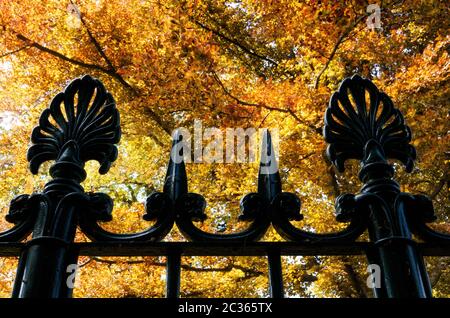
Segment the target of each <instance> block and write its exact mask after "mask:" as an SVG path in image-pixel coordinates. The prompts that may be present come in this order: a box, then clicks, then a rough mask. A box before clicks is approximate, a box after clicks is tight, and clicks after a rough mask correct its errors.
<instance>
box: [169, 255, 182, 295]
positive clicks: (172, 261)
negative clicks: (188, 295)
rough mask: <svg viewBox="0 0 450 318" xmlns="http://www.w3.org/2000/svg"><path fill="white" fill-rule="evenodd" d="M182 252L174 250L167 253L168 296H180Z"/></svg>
mask: <svg viewBox="0 0 450 318" xmlns="http://www.w3.org/2000/svg"><path fill="white" fill-rule="evenodd" d="M180 276H181V253H180V252H179V251H172V252H171V253H169V254H168V255H167V263H166V298H169V299H175V298H179V297H180Z"/></svg>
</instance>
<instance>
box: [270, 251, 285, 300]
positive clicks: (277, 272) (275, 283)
mask: <svg viewBox="0 0 450 318" xmlns="http://www.w3.org/2000/svg"><path fill="white" fill-rule="evenodd" d="M267 261H268V263H269V283H270V296H271V297H272V298H284V288H283V271H282V267H281V255H280V252H279V251H274V250H271V251H269V252H268V253H267Z"/></svg>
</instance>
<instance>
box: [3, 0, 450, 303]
mask: <svg viewBox="0 0 450 318" xmlns="http://www.w3.org/2000/svg"><path fill="white" fill-rule="evenodd" d="M369 4H370V3H369V2H368V1H356V0H345V1H331V0H330V1H318V0H305V1H292V0H277V1H270V0H264V1H260V0H236V1H210V0H178V1H173V0H155V1H141V0H108V1H102V0H68V1H59V0H58V1H57V0H45V1H40V0H39V1H38V0H28V1H19V0H8V1H1V2H0V32H1V33H0V34H1V36H0V165H1V170H0V207H1V219H2V221H1V223H0V229H1V230H5V229H7V228H8V227H10V225H9V224H7V223H6V222H5V221H3V219H4V218H3V216H4V215H5V214H6V213H7V210H8V204H9V201H10V200H11V199H12V198H13V197H14V196H15V195H18V194H21V193H31V192H34V191H40V190H41V189H42V188H43V185H44V184H45V182H46V181H48V180H49V177H48V176H47V175H46V171H47V170H48V169H47V168H48V165H47V166H44V167H43V168H41V171H40V174H39V175H38V176H32V175H31V174H30V173H29V171H28V167H27V164H28V163H27V161H26V155H25V154H26V149H27V147H28V146H29V136H30V133H31V129H32V127H33V126H34V125H36V123H37V119H38V117H39V114H40V112H41V111H42V110H43V109H44V108H46V107H47V105H48V104H49V101H50V99H51V98H52V97H53V96H54V95H55V94H56V93H57V92H59V91H61V89H62V88H63V87H64V86H65V85H66V84H67V83H68V81H69V80H71V79H73V78H75V77H78V76H81V75H83V74H91V75H93V76H95V77H98V78H99V79H101V80H102V81H103V82H104V84H105V86H106V87H107V88H108V90H109V91H111V92H112V94H113V95H114V97H115V99H116V100H117V102H118V108H119V111H120V113H121V121H122V130H123V138H122V140H121V142H120V144H119V159H118V160H117V162H115V163H114V165H113V167H112V169H111V171H110V172H109V173H108V174H107V175H104V176H99V175H98V174H97V172H96V170H97V168H98V166H96V163H91V164H89V165H88V178H87V180H86V181H85V182H84V184H83V186H84V188H85V189H86V191H102V192H105V193H107V194H109V195H110V196H111V197H113V198H114V200H115V208H114V220H113V221H112V222H110V223H107V224H104V225H103V226H105V227H106V228H108V229H111V230H114V231H116V232H121V233H127V232H132V231H136V230H138V229H142V228H144V227H146V226H147V225H148V223H147V222H146V221H143V220H142V219H141V216H142V214H143V210H144V207H143V202H144V200H145V197H146V196H147V195H149V194H150V193H151V192H152V191H154V190H161V188H162V182H163V177H164V173H165V167H166V164H167V160H168V156H169V150H170V149H169V147H170V134H171V132H172V130H173V129H175V128H177V127H186V128H188V129H192V126H193V123H194V120H195V119H197V120H201V121H202V124H203V125H204V126H205V127H218V128H219V129H221V130H224V129H225V128H227V127H242V128H248V127H256V128H259V127H268V128H278V130H279V135H280V172H281V176H282V179H283V184H284V185H285V189H284V190H286V191H292V192H295V193H297V194H298V195H299V196H300V197H301V199H302V201H303V207H302V213H303V214H304V215H305V220H304V221H301V222H299V223H298V224H297V225H298V226H303V227H308V228H309V229H314V230H316V231H317V232H330V231H333V230H336V229H338V228H339V227H340V226H341V225H339V224H338V223H336V222H335V221H334V214H333V212H334V206H333V202H334V199H335V198H336V196H337V195H339V194H340V193H343V192H356V191H358V188H359V187H360V183H359V181H358V179H357V177H356V176H357V171H358V165H357V163H353V164H349V169H347V170H346V172H345V173H344V174H343V175H341V174H338V173H337V172H336V171H335V169H334V168H333V167H332V166H331V165H330V163H329V162H328V160H327V159H326V157H325V155H324V150H325V142H324V140H323V137H322V135H321V127H322V125H323V113H324V110H325V108H326V105H327V103H328V100H329V98H330V96H331V94H332V92H333V91H334V90H335V89H336V88H337V85H338V83H339V82H340V81H341V80H342V79H343V78H344V77H346V76H350V75H352V74H354V73H359V74H361V75H363V76H365V77H368V78H370V79H372V80H373V81H374V82H375V84H376V85H377V86H378V87H380V89H382V90H384V91H385V92H386V93H387V94H388V95H390V96H391V97H392V99H393V101H394V103H395V105H396V106H397V107H398V108H399V109H400V110H401V111H402V112H403V113H404V115H405V118H406V121H407V122H408V125H409V126H410V127H411V129H412V131H413V145H414V146H415V147H416V149H417V152H418V161H417V165H416V167H415V168H414V170H413V172H412V173H411V174H406V173H405V172H404V170H403V169H402V167H401V166H400V165H396V170H397V178H398V180H399V181H400V183H401V184H402V185H403V188H402V190H403V191H407V192H412V193H423V194H427V195H429V196H430V197H431V198H432V199H433V202H434V206H435V209H436V214H437V215H438V217H439V218H438V221H437V223H436V225H435V227H436V228H438V229H439V230H440V231H443V232H445V231H450V227H449V225H448V224H449V223H448V222H449V220H448V218H449V217H450V214H449V209H448V208H449V206H450V200H449V199H450V198H449V185H450V181H449V180H450V179H449V174H448V171H449V162H450V149H449V140H450V138H449V134H448V131H449V129H450V126H449V111H450V109H449V106H448V101H449V98H450V86H449V70H450V58H449V43H450V35H449V34H448V30H449V24H448V14H449V7H448V2H447V1H443V0H442V1H437V0H430V1H419V0H410V1H397V0H390V1H379V4H380V9H381V11H380V12H381V19H380V21H381V28H375V29H374V28H368V26H367V23H366V22H367V18H368V16H369V15H370V12H369V13H368V12H367V10H366V9H367V6H368V5H369ZM187 168H188V174H189V176H190V191H191V192H197V193H201V194H203V195H205V197H206V199H207V202H208V208H207V210H206V213H207V214H208V216H209V218H208V219H207V220H206V221H205V222H204V223H203V224H199V226H200V227H202V228H203V229H205V230H208V231H220V232H225V233H230V232H233V231H237V230H239V229H240V228H242V227H243V226H245V224H241V222H237V221H236V220H237V216H238V214H239V208H238V202H239V199H240V198H241V197H242V196H243V195H244V194H246V193H248V192H252V191H254V190H255V188H256V175H257V165H256V164H249V163H246V164H243V163H231V164H189V165H188V167H187ZM264 239H265V240H280V239H281V238H279V237H278V236H277V235H276V234H274V233H273V232H269V233H268V234H267V236H266V237H265V238H264ZM78 240H79V241H84V240H86V238H85V237H84V236H83V235H81V234H79V235H78ZM166 240H183V238H182V237H181V235H180V234H179V233H178V232H177V230H176V229H174V230H172V232H171V233H170V235H169V236H168V237H167V238H166ZM427 261H428V262H427V265H428V269H429V273H430V278H431V282H432V285H433V288H434V293H435V295H436V296H438V297H449V296H450V272H449V269H448V268H449V266H448V265H449V259H448V258H430V259H427ZM0 262H1V269H0V295H1V296H3V297H7V296H8V295H9V293H10V290H11V284H12V281H13V279H14V275H15V266H16V262H17V260H16V259H13V258H3V259H1V260H0ZM79 262H80V266H81V273H80V276H79V286H78V287H77V288H76V289H75V292H74V293H75V296H76V297H161V296H163V294H164V284H165V282H164V272H165V270H164V265H165V259H164V257H160V258H157V257H136V258H104V257H97V258H94V257H90V258H88V257H81V258H80V261H79ZM283 266H284V267H283V270H284V273H285V288H286V291H287V296H292V297H324V296H325V297H371V292H370V291H369V290H368V289H367V287H366V284H365V280H366V277H367V276H366V275H367V274H366V272H365V270H366V266H367V264H366V260H365V259H364V258H363V257H323V256H316V257H285V258H283ZM267 288H268V281H267V261H266V259H265V258H257V257H252V258H250V257H248V258H246V257H228V258H223V257H220V258H218V257H189V258H183V264H182V286H181V294H182V296H185V297H199V296H203V297H213V296H215V297H224V296H228V297H231V296H233V297H261V296H262V297H264V296H267V295H268V289H267Z"/></svg>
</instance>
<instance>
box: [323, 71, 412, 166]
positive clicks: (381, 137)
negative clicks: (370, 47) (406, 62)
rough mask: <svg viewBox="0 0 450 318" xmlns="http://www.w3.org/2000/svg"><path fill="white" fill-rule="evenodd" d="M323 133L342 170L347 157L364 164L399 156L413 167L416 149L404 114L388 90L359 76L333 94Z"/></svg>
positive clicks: (333, 158) (328, 149)
mask: <svg viewBox="0 0 450 318" xmlns="http://www.w3.org/2000/svg"><path fill="white" fill-rule="evenodd" d="M323 134H324V137H325V140H326V141H327V142H328V143H329V145H328V148H327V155H328V157H329V159H330V161H331V162H332V163H333V164H334V165H335V166H336V167H337V168H338V170H339V171H340V172H343V171H344V162H345V161H346V160H347V159H358V160H361V161H363V163H364V164H367V163H374V162H375V160H376V161H377V162H382V161H384V162H385V161H386V159H388V158H391V159H398V160H400V161H401V162H402V163H403V164H404V165H405V166H406V171H408V172H411V171H412V168H413V166H414V160H415V159H416V151H415V149H414V147H413V146H411V145H410V144H409V142H410V141H411V130H410V129H409V127H408V126H407V125H406V124H405V121H404V118H403V115H402V114H401V112H400V111H399V110H398V109H396V108H395V107H394V105H393V103H392V101H391V99H390V98H389V97H388V96H387V95H386V94H385V93H383V92H380V91H379V90H378V88H377V87H376V86H375V85H374V84H373V83H372V82H371V81H369V80H367V79H364V78H362V77H360V76H359V75H354V76H353V77H352V78H347V79H345V80H344V81H343V82H342V84H341V85H340V87H339V90H338V91H337V92H335V93H334V94H333V96H332V97H331V100H330V104H329V106H328V108H327V110H326V112H325V126H324V131H323ZM375 152H376V153H375ZM375 157H376V158H375Z"/></svg>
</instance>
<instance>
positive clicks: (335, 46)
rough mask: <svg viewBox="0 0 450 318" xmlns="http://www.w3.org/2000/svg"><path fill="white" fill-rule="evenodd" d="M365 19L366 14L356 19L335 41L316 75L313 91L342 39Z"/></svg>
mask: <svg viewBox="0 0 450 318" xmlns="http://www.w3.org/2000/svg"><path fill="white" fill-rule="evenodd" d="M365 17H367V14H364V15H362V16H360V17H359V18H358V19H356V21H355V22H353V23H352V24H351V25H349V26H348V27H347V28H346V29H345V30H344V32H342V34H341V35H340V36H339V38H338V40H337V41H336V44H335V45H334V47H333V50H332V51H331V53H330V56H329V57H328V60H327V62H326V63H325V65H324V66H323V68H322V69H321V70H320V72H319V74H317V77H316V82H315V84H314V88H315V89H317V88H319V83H320V77H321V76H322V75H323V73H325V71H326V70H327V68H328V66H329V65H330V63H331V61H332V60H333V58H334V56H335V55H336V52H337V50H338V48H339V46H340V45H341V43H342V42H344V39H345V38H346V37H347V36H348V35H349V34H350V33H351V32H352V31H353V29H354V28H355V27H356V26H357V25H358V23H359V22H361V20H362V19H364V18H365Z"/></svg>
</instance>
